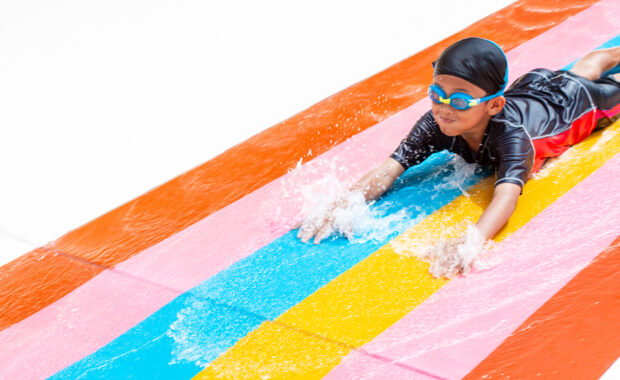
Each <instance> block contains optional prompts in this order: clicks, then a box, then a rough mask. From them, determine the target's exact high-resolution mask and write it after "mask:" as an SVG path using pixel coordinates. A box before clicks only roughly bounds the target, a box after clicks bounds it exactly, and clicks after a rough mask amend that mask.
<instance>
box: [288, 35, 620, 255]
mask: <svg viewBox="0 0 620 380" xmlns="http://www.w3.org/2000/svg"><path fill="white" fill-rule="evenodd" d="M619 62H620V48H612V49H605V50H598V51H594V52H591V53H590V54H588V55H586V56H585V57H584V58H582V59H581V60H579V61H578V62H577V63H576V64H575V66H574V67H573V68H572V69H571V70H570V71H550V70H547V69H536V70H533V71H530V72H528V73H527V74H525V75H523V76H521V77H520V78H519V79H517V80H516V81H515V82H514V83H513V84H512V86H511V87H510V88H509V89H508V90H507V91H506V92H505V93H504V89H505V87H506V85H507V80H508V62H507V59H506V55H505V54H504V52H503V51H502V49H501V48H500V47H499V46H498V45H497V44H495V43H494V42H492V41H489V40H486V39H482V38H466V39H463V40H460V41H458V42H456V43H455V44H453V45H451V46H450V47H448V48H447V49H446V50H444V51H443V52H442V53H441V55H440V56H439V59H438V60H437V61H436V62H435V63H434V64H433V66H434V68H435V71H434V73H433V83H432V84H431V85H430V87H429V89H428V91H429V96H430V98H431V100H432V106H431V111H429V112H427V113H426V114H424V115H423V116H422V117H421V118H420V119H419V120H418V121H417V123H416V124H415V126H414V127H413V128H412V129H411V131H410V132H409V134H408V136H407V137H406V138H405V139H404V140H402V142H401V143H400V145H399V146H398V148H397V149H396V150H395V151H394V153H392V155H391V156H390V157H389V158H388V159H387V160H385V161H384V162H383V163H382V164H381V165H380V166H379V167H377V168H376V169H373V170H371V171H370V172H369V173H367V174H366V175H365V176H364V177H363V178H362V179H361V180H359V181H358V182H357V183H356V184H355V185H353V187H352V188H351V191H356V192H359V193H361V194H363V196H364V198H365V199H366V201H370V200H373V199H377V198H379V197H380V196H381V195H382V194H383V193H385V192H386V191H387V190H388V189H389V187H390V186H391V185H392V184H393V183H394V181H395V180H396V179H397V178H398V177H399V176H400V175H401V174H402V173H403V172H404V171H405V170H407V169H408V168H409V167H411V166H413V165H417V164H419V163H421V162H422V161H424V160H425V159H426V158H427V157H428V156H430V155H431V154H432V153H434V152H439V151H441V150H444V149H447V150H449V151H451V152H454V153H456V154H458V155H460V156H462V157H463V158H464V159H465V160H466V161H467V162H469V163H474V162H475V163H478V164H480V165H483V166H492V167H494V168H495V169H496V173H497V181H496V182H495V190H494V193H493V199H492V201H491V203H490V204H489V206H488V207H487V208H486V210H485V211H484V213H483V214H482V216H481V217H480V219H479V220H478V222H477V223H476V227H477V229H478V231H479V233H480V235H481V237H482V238H483V239H484V240H487V239H490V238H492V237H493V236H494V235H495V234H496V233H497V231H499V229H500V228H501V227H502V226H503V225H504V224H505V223H506V222H507V221H508V219H509V218H510V216H511V215H512V213H513V212H514V210H515V206H516V204H517V199H518V198H519V195H520V194H521V192H522V189H523V186H524V184H525V183H526V182H527V180H528V176H529V175H530V174H531V173H533V172H535V171H536V170H538V169H539V168H540V166H541V165H542V164H543V163H544V161H545V160H546V159H547V158H549V157H554V156H557V155H559V154H560V153H562V152H563V151H565V150H566V149H568V148H569V147H570V146H571V145H573V144H576V143H578V142H579V141H581V140H583V139H584V138H586V137H587V136H588V135H590V134H591V133H592V131H593V130H594V129H595V128H596V127H597V121H599V122H600V121H601V120H597V118H600V117H601V116H605V117H606V118H609V117H612V116H614V115H615V114H617V113H618V112H620V83H619V82H618V81H620V74H615V75H614V76H611V75H610V76H608V77H605V78H600V76H601V75H602V74H603V73H605V72H606V71H608V70H610V69H612V68H614V67H615V66H616V65H617V64H618V63H619ZM606 121H607V124H609V120H608V119H607V120H606ZM600 125H601V123H599V126H600ZM346 202H347V201H346V198H342V199H341V200H340V201H338V202H336V204H334V206H333V207H332V209H331V210H334V209H336V208H338V207H346ZM331 214H332V212H331V211H330V212H328V213H327V214H326V215H324V217H323V218H322V219H320V220H318V221H317V220H316V219H314V220H305V221H304V222H303V223H302V226H301V228H300V230H299V233H298V237H299V238H301V240H302V241H304V242H307V241H308V240H310V239H311V238H312V237H313V236H314V237H315V239H314V242H315V243H319V242H320V241H321V240H322V239H324V238H326V237H327V236H329V235H330V234H331V232H332V231H333V225H332V223H333V218H332V215H331Z"/></svg>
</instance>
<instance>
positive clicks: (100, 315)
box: [0, 270, 179, 379]
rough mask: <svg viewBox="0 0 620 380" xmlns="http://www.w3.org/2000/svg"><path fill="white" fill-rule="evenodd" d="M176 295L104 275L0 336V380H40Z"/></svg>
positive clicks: (105, 341) (138, 320)
mask: <svg viewBox="0 0 620 380" xmlns="http://www.w3.org/2000/svg"><path fill="white" fill-rule="evenodd" d="M178 295H179V294H178V293H177V292H173V291H168V290H165V289H161V288H160V287H154V286H151V285H148V284H145V283H144V281H137V280H133V279H131V278H129V277H128V276H125V275H120V274H118V273H115V272H114V271H109V270H105V271H103V272H102V273H100V274H99V275H98V276H96V277H95V278H93V279H92V280H90V281H88V282H87V283H85V284H84V285H82V286H81V287H79V288H77V289H76V290H74V291H73V292H71V293H70V294H69V295H68V296H66V297H63V298H61V299H60V300H58V301H56V302H54V303H53V304H52V305H50V306H48V307H46V308H44V309H42V310H40V311H39V312H37V313H36V314H35V315H33V316H32V317H30V318H27V319H25V320H23V321H21V322H19V323H18V324H17V325H14V326H11V327H10V328H8V329H6V330H4V331H2V333H1V334H0V342H2V344H1V345H0V357H1V358H2V365H1V366H0V379H41V378H46V377H48V376H50V375H53V374H54V373H56V372H57V371H59V370H61V369H62V368H64V367H66V366H69V365H71V364H72V363H74V362H76V361H78V360H80V359H82V358H83V357H84V356H86V354H88V353H91V352H93V351H95V350H96V349H98V348H99V347H103V346H104V345H106V344H107V343H108V342H110V341H111V340H113V339H115V338H116V337H118V336H119V335H121V334H122V333H123V332H124V331H127V330H129V329H130V328H132V327H133V326H135V325H136V324H138V323H139V322H140V321H142V320H143V319H144V317H145V316H147V315H150V314H151V313H154V312H155V311H157V309H159V308H160V307H161V305H165V304H167V303H168V302H170V301H172V300H173V299H174V298H176V297H177V296H178Z"/></svg>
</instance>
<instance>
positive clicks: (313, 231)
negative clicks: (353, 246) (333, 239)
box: [297, 216, 332, 244]
mask: <svg viewBox="0 0 620 380" xmlns="http://www.w3.org/2000/svg"><path fill="white" fill-rule="evenodd" d="M331 225H332V221H331V219H330V218H329V217H327V216H324V217H323V218H321V219H320V220H318V221H316V220H315V221H307V223H304V225H302V227H301V228H300V229H299V232H297V237H298V238H299V239H301V241H302V242H303V243H307V242H308V241H309V240H310V239H312V237H313V236H316V239H315V241H314V242H315V243H317V244H318V243H319V242H320V241H321V240H323V239H325V238H326V237H327V236H329V235H330V234H331V231H332V227H331Z"/></svg>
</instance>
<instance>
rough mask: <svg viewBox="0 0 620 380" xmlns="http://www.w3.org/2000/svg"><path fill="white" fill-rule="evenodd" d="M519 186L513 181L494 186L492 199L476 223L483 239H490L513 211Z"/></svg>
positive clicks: (519, 190) (517, 197)
mask: <svg viewBox="0 0 620 380" xmlns="http://www.w3.org/2000/svg"><path fill="white" fill-rule="evenodd" d="M520 193H521V187H520V186H519V185H516V184H514V183H508V182H504V183H500V184H499V185H497V186H496V187H495V191H494V192H493V200H492V201H491V203H490V204H489V206H488V207H487V209H486V210H484V213H482V216H481V217H480V219H479V220H478V223H476V227H477V228H478V231H479V232H480V234H481V235H482V237H483V238H484V240H488V239H491V238H492V237H493V236H495V234H496V233H497V231H499V230H500V228H502V226H503V225H504V224H506V222H508V219H510V216H511V215H512V213H513V212H514V211H515V207H516V206H517V200H518V199H519V194H520Z"/></svg>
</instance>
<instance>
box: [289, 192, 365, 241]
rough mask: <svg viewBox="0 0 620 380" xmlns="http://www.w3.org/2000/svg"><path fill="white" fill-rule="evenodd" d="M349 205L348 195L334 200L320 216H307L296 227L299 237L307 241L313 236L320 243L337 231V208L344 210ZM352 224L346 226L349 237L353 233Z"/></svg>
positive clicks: (345, 229) (346, 233)
mask: <svg viewBox="0 0 620 380" xmlns="http://www.w3.org/2000/svg"><path fill="white" fill-rule="evenodd" d="M347 207H348V199H347V197H341V198H340V199H338V200H337V201H336V202H334V203H333V204H332V205H331V206H330V207H328V208H327V209H326V211H325V212H324V213H322V214H321V215H318V216H311V217H306V218H305V219H304V220H303V221H302V222H300V223H298V225H297V226H296V228H299V231H298V232H297V238H299V239H301V241H302V242H304V243H307V242H308V241H309V240H310V239H312V237H314V244H319V243H320V242H321V240H323V239H325V238H327V237H329V236H330V235H331V234H332V233H333V232H334V231H335V229H336V228H335V225H334V223H335V220H336V218H335V213H336V212H337V210H343V209H346V208H347ZM340 228H341V229H343V228H342V226H340ZM352 230H353V228H352V226H350V225H348V226H345V227H344V231H342V232H344V234H345V236H346V237H347V238H349V239H350V238H351V237H352V234H353V231H352Z"/></svg>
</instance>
